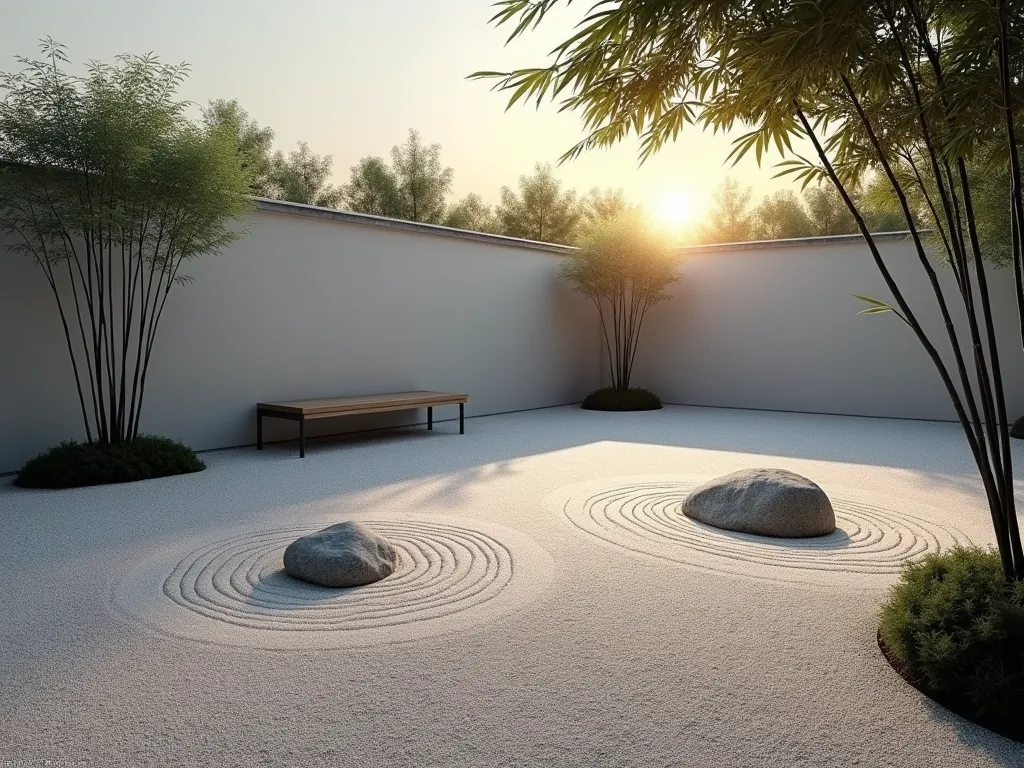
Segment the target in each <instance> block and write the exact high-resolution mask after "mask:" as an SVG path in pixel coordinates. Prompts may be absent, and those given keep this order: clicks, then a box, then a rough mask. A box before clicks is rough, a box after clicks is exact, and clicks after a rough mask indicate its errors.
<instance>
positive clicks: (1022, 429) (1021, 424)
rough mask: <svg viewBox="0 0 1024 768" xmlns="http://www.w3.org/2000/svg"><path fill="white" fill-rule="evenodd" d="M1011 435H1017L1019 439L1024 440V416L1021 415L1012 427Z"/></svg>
mask: <svg viewBox="0 0 1024 768" xmlns="http://www.w3.org/2000/svg"><path fill="white" fill-rule="evenodd" d="M1010 437H1016V438H1017V439H1018V440H1024V416H1021V417H1020V418H1019V419H1017V420H1016V421H1015V422H1013V426H1011V427H1010Z"/></svg>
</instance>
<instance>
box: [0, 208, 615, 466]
mask: <svg viewBox="0 0 1024 768" xmlns="http://www.w3.org/2000/svg"><path fill="white" fill-rule="evenodd" d="M261 207H262V210H259V211H257V212H256V213H254V214H253V216H252V227H251V232H250V233H249V235H248V236H247V237H246V238H245V239H244V240H241V241H240V242H238V243H236V244H235V245H233V246H232V247H231V248H230V249H229V250H228V251H226V252H225V253H223V254H221V255H220V256H215V257H209V258H205V259H203V260H201V261H198V262H195V263H193V264H190V265H188V268H187V269H186V270H185V271H186V272H187V273H188V274H189V275H190V276H192V277H193V278H194V279H195V282H194V283H192V284H190V285H184V286H178V287H175V288H174V291H173V292H172V294H171V298H170V301H169V302H168V305H167V310H166V313H165V315H164V318H163V320H162V323H161V326H160V331H159V335H158V339H157V346H156V350H155V352H154V357H153V363H152V367H151V370H150V376H149V382H150V383H149V386H148V388H147V391H146V404H145V409H144V412H143V422H142V429H143V431H144V432H149V433H154V434H161V435H167V436H170V437H175V438H180V439H182V440H184V441H185V442H186V443H188V444H189V445H191V446H192V447H194V448H197V449H207V448H219V447H225V446H232V445H245V444H251V443H253V442H254V441H255V421H254V419H255V404H256V402H257V401H260V400H285V399H299V398H307V397H325V396H332V395H346V394H363V393H374V392H393V391H400V390H408V389H439V390H452V391H458V392H468V393H469V395H470V401H469V404H468V406H467V408H466V413H467V415H470V416H473V415H480V414H488V413H497V412H502V411H513V410H520V409H528V408H541V407H545V406H554V405H563V404H566V403H572V402H578V401H579V400H581V399H582V397H583V395H585V394H586V393H587V391H589V390H590V389H592V388H594V387H595V386H597V382H598V370H599V368H598V359H599V358H598V354H599V352H598V349H599V348H598V338H597V333H596V326H595V325H594V320H593V317H592V316H591V312H592V310H591V308H590V307H589V305H588V304H587V302H586V301H585V300H583V299H581V298H579V297H577V296H575V295H573V294H572V293H571V291H570V290H569V289H568V287H567V286H566V285H564V284H563V283H562V282H561V281H560V280H559V279H558V267H559V264H560V262H561V260H562V258H563V256H561V255H560V253H559V251H563V252H564V250H565V249H557V248H553V247H547V248H545V247H544V246H541V245H538V244H534V245H531V244H528V243H524V242H522V241H513V240H509V239H506V238H497V237H488V236H473V235H460V234H459V233H456V232H452V231H445V230H441V229H439V228H432V227H427V226H423V225H409V224H405V223H400V222H387V221H386V220H384V221H382V220H380V219H375V218H374V217H366V216H357V215H352V214H341V213H328V212H324V211H320V210H318V209H310V208H307V207H304V206H295V205H290V204H279V203H278V204H262V206H261ZM297 214H298V215H297ZM0 360H3V361H5V362H4V364H3V369H2V371H0V374H2V375H0V472H4V471H12V470H15V469H17V468H18V467H19V466H20V465H21V464H22V463H23V462H24V461H25V460H26V459H28V458H30V457H31V456H33V455H35V454H36V453H38V452H39V451H41V450H43V449H45V448H47V447H49V446H51V445H54V444H55V443H57V442H59V441H61V440H64V439H69V438H76V439H82V438H83V437H84V431H83V427H82V424H81V411H80V408H79V405H78V399H77V396H76V394H75V389H74V382H73V378H72V372H71V365H70V362H69V359H68V354H67V351H66V348H65V345H64V338H63V333H62V331H61V327H60V322H59V318H58V314H57V311H56V305H55V303H54V300H53V297H52V295H51V294H50V293H49V289H48V287H47V286H46V283H45V280H44V278H43V276H42V274H41V273H40V272H39V268H38V267H37V266H36V265H35V264H34V263H32V261H31V259H30V258H29V257H28V256H23V255H21V254H15V253H10V252H7V251H6V250H3V251H0ZM457 414H458V411H457V409H454V408H438V409H435V413H434V415H435V418H437V419H446V418H451V417H457ZM423 418H424V413H423V412H419V413H416V412H403V413H398V414H391V415H386V416H381V417H378V418H360V417H353V418H350V419H341V420H324V421H322V422H315V423H312V424H311V425H310V430H309V431H310V434H311V435H316V434H319V433H322V432H324V431H330V432H337V431H340V430H343V429H357V428H367V427H373V426H381V425H393V424H401V423H408V422H411V421H416V420H422V419H423ZM266 425H267V428H268V431H267V437H268V438H269V439H274V438H282V437H287V438H293V437H294V436H295V430H296V427H295V425H294V423H290V422H278V421H277V420H273V419H268V420H267V422H266ZM468 429H472V425H469V427H468Z"/></svg>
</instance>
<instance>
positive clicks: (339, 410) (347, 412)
mask: <svg viewBox="0 0 1024 768" xmlns="http://www.w3.org/2000/svg"><path fill="white" fill-rule="evenodd" d="M388 398H390V401H389V399H388ZM375 399H376V400H377V402H374V401H375ZM468 400H469V396H468V395H465V394H460V393H456V392H427V391H423V392H396V393H391V394H384V395H365V396H358V397H339V398H332V399H327V400H296V401H291V402H282V403H257V404H256V450H259V451H262V450H263V419H264V418H265V417H268V416H269V417H271V418H275V419H286V420H288V421H297V422H298V423H299V458H300V459H302V458H305V457H306V422H307V421H310V420H312V419H329V418H336V417H339V416H358V415H361V414H367V413H386V412H388V411H409V410H414V409H419V408H426V409H427V429H428V430H433V429H434V406H435V405H456V404H458V406H459V434H460V435H464V434H466V402H467V401H468ZM361 401H365V402H361ZM346 405H348V406H349V407H346Z"/></svg>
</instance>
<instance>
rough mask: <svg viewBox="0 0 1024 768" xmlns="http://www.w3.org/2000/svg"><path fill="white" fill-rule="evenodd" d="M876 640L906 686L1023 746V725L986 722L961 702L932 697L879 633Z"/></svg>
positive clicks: (883, 654) (965, 718)
mask: <svg viewBox="0 0 1024 768" xmlns="http://www.w3.org/2000/svg"><path fill="white" fill-rule="evenodd" d="M877 640H878V649H879V650H880V651H881V652H882V656H883V657H884V658H885V660H886V661H887V662H889V666H890V667H892V668H893V669H894V670H896V674H898V675H899V676H900V677H902V678H903V679H904V680H905V681H906V682H907V683H908V684H910V685H912V686H913V687H914V688H915V689H917V690H918V691H919V692H920V693H922V694H924V695H925V696H927V697H928V698H929V699H931V700H932V701H934V702H935V703H936V704H938V705H939V706H940V707H943V708H945V709H948V710H949V711H950V712H952V713H954V714H956V715H959V716H960V717H962V718H963V719H964V720H967V721H969V722H972V723H974V724H975V725H980V726H981V727H982V728H986V729H988V730H990V731H992V732H993V733H998V734H999V735H1000V736H1005V737H1006V738H1007V739H1011V740H1013V741H1016V742H1018V743H1021V744H1024V723H1022V724H1019V725H1016V726H1007V725H1005V724H999V723H991V722H986V721H985V720H983V719H981V718H979V717H977V716H976V715H975V714H974V713H972V712H971V711H970V710H969V708H968V707H966V706H964V705H963V703H962V702H948V701H943V700H942V699H940V698H938V697H936V696H935V695H933V694H932V693H931V691H929V690H928V689H927V688H925V687H924V686H923V685H922V684H921V681H920V680H917V679H915V678H914V676H913V675H911V674H910V670H909V669H908V668H907V665H906V664H904V663H903V662H902V661H900V660H899V659H897V658H896V657H895V656H893V655H892V654H891V653H889V649H888V648H887V647H886V645H885V640H883V639H882V633H881V631H879V632H878V635H877Z"/></svg>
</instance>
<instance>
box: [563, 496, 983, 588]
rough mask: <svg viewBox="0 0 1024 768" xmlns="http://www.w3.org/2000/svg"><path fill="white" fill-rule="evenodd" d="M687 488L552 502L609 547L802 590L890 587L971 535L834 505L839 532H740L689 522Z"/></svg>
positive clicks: (935, 521) (935, 522)
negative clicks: (907, 568)
mask: <svg viewBox="0 0 1024 768" xmlns="http://www.w3.org/2000/svg"><path fill="white" fill-rule="evenodd" d="M697 485H698V483H697V482H689V481H672V480H664V481H650V482H630V481H628V480H626V481H622V482H619V483H616V484H609V483H608V482H607V481H606V482H604V483H603V484H600V485H594V484H584V485H582V486H575V487H574V488H572V489H567V490H566V491H564V492H562V494H561V495H560V496H557V495H556V496H554V497H552V498H551V501H552V503H554V504H555V505H556V506H557V507H558V508H559V509H560V510H561V512H562V513H563V514H564V515H565V516H566V517H567V518H568V520H569V521H570V522H571V523H572V524H573V525H575V526H576V527H577V528H579V529H580V530H583V531H586V532H587V533H589V534H592V535H594V536H596V537H598V538H599V539H601V540H602V541H603V542H605V543H607V544H611V545H614V546H617V547H621V548H624V549H627V550H629V551H631V552H635V553H640V554H644V555H649V556H652V557H656V558H659V559H662V560H668V561H671V562H674V563H679V564H682V565H686V566H693V567H697V568H703V569H707V570H712V571H718V572H723V573H730V574H735V575H741V576H746V577H752V578H760V579H767V580H773V581H782V582H792V583H800V584H812V585H813V584H831V585H837V586H850V587H853V588H862V589H874V588H884V587H886V586H888V585H889V584H891V583H893V582H894V581H895V579H896V577H897V576H898V575H899V572H900V569H901V568H902V566H903V564H904V563H906V562H908V561H910V560H913V559H916V558H919V557H921V556H923V555H925V554H927V553H929V552H940V551H942V550H944V549H948V548H949V547H952V546H954V545H956V544H964V545H969V544H970V543H971V541H970V539H969V538H968V536H967V535H966V534H965V533H963V532H962V531H961V530H959V529H958V528H956V527H955V526H953V525H951V524H949V523H947V522H945V521H943V519H942V517H943V516H942V515H941V514H936V515H935V517H934V518H927V519H926V518H924V517H920V516H916V515H911V514H906V513H903V512H895V511H892V510H889V509H884V508H882V507H878V506H874V505H871V504H866V503H863V502H859V501H849V500H846V499H841V498H838V499H837V498H833V499H832V506H833V509H834V511H835V515H836V526H837V528H836V531H835V532H833V533H831V534H829V535H828V536H821V537H816V538H809V539H775V538H770V537H765V536H755V535H751V534H744V533H735V532H731V531H725V530H721V529H719V528H715V527H713V526H710V525H705V524H703V523H699V522H697V521H695V520H691V519H690V518H688V517H686V516H685V515H684V514H683V511H682V507H683V501H684V500H685V498H686V496H687V494H688V493H689V492H690V491H691V490H693V489H694V488H695V487H696V486H697Z"/></svg>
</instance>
